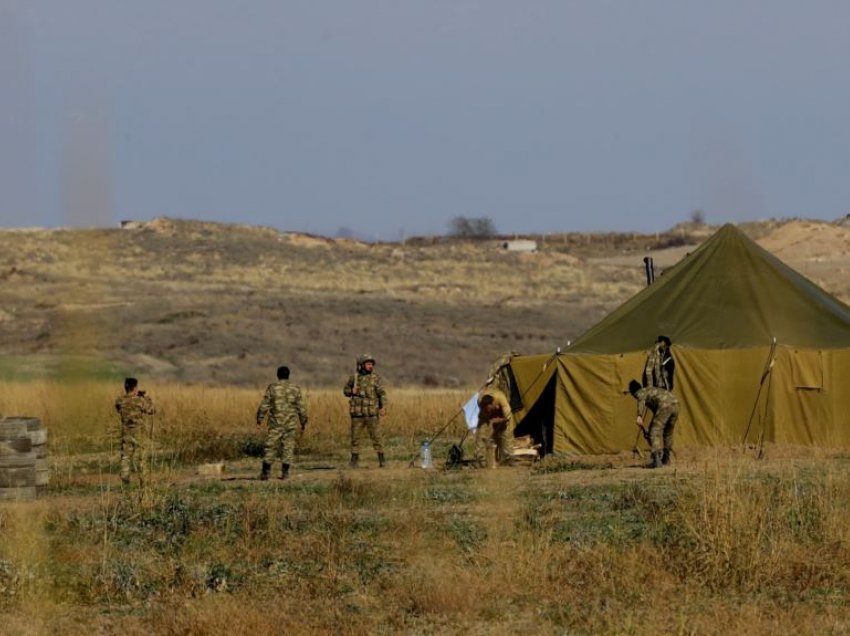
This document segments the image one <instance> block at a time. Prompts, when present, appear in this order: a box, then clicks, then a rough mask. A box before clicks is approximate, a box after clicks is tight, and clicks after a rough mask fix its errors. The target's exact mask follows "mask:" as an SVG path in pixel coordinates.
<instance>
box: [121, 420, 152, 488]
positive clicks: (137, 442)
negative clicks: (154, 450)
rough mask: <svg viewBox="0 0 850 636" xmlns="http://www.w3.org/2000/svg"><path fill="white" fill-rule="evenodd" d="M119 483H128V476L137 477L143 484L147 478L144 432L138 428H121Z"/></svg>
mask: <svg viewBox="0 0 850 636" xmlns="http://www.w3.org/2000/svg"><path fill="white" fill-rule="evenodd" d="M120 466H121V469H120V475H121V481H123V482H124V483H125V484H129V483H130V475H131V474H132V473H135V474H136V475H138V476H139V482H140V483H142V484H144V483H145V480H146V478H147V448H146V445H145V438H144V431H143V430H142V429H141V428H140V427H135V426H122V427H121V460H120Z"/></svg>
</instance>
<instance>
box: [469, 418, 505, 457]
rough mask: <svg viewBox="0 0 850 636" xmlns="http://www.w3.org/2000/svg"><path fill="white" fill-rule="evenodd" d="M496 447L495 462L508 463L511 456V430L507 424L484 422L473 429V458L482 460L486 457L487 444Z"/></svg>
mask: <svg viewBox="0 0 850 636" xmlns="http://www.w3.org/2000/svg"><path fill="white" fill-rule="evenodd" d="M489 445H493V446H495V447H496V462H498V463H499V464H509V463H510V462H511V460H512V458H513V453H514V442H513V432H512V431H510V430H509V429H508V425H507V424H496V425H493V424H491V423H490V422H485V423H484V424H482V425H481V426H479V427H478V428H477V429H475V458H476V459H478V460H479V461H484V460H485V459H486V457H487V446H489Z"/></svg>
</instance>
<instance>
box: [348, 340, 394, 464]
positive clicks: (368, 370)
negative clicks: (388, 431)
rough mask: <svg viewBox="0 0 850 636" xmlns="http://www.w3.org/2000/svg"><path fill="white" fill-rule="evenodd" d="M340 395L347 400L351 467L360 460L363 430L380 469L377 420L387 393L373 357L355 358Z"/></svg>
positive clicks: (381, 449)
mask: <svg viewBox="0 0 850 636" xmlns="http://www.w3.org/2000/svg"><path fill="white" fill-rule="evenodd" d="M342 392H343V394H344V395H345V396H346V397H347V398H348V411H349V413H350V415H351V467H352V468H356V467H357V463H358V461H359V460H360V435H361V433H362V432H363V429H364V428H365V429H366V430H367V431H368V432H369V437H370V438H371V439H372V447H373V448H374V449H375V452H377V453H378V465H379V466H381V467H383V466H384V465H385V464H386V459H385V458H384V445H383V442H382V440H381V419H380V418H381V417H383V416H384V415H386V409H387V392H386V391H385V390H384V384H383V381H382V380H381V376H380V375H378V372H377V371H375V358H373V357H372V356H371V355H369V354H364V355H362V356H360V357H359V358H357V369H356V373H354V374H353V375H351V376H350V377H349V378H348V382H346V383H345V387H344V388H343V390H342Z"/></svg>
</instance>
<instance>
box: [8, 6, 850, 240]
mask: <svg viewBox="0 0 850 636" xmlns="http://www.w3.org/2000/svg"><path fill="white" fill-rule="evenodd" d="M0 140H2V143H0V223H2V225H4V226H33V225H51V226H52V225H66V224H70V223H74V224H81V223H99V224H108V223H114V222H115V221H117V220H119V219H125V218H135V219H148V218H152V217H155V216H161V215H165V216H174V217H184V218H199V219H208V220H220V221H238V222H246V223H254V224H264V225H271V226H274V227H277V228H280V229H289V230H303V231H309V232H316V233H323V234H330V235H333V234H336V233H337V231H338V230H339V228H342V227H348V228H351V229H353V230H354V231H356V232H358V233H359V234H361V235H363V236H366V237H370V238H376V237H377V238H381V239H396V238H398V237H399V236H400V235H402V233H404V234H405V235H411V234H424V233H442V232H444V231H446V229H447V227H448V221H449V219H451V218H453V217H455V216H469V217H481V216H486V217H490V218H491V219H493V221H494V222H495V225H496V227H497V228H498V229H499V230H500V231H502V232H548V231H565V230H582V231H584V230H614V229H620V230H643V231H652V230H660V229H665V228H668V227H670V226H671V225H674V224H675V223H677V222H679V221H682V220H685V219H686V218H687V217H688V216H689V215H690V213H691V212H692V211H693V210H695V209H701V210H704V212H705V215H706V218H707V220H708V221H710V222H713V223H718V222H721V221H728V220H731V221H742V220H748V219H756V218H764V217H770V216H808V217H818V218H826V219H834V218H837V217H839V216H843V215H845V214H847V213H848V212H850V2H846V1H845V0H835V1H827V0H817V1H811V0H810V1H808V2H800V1H799V0H769V1H768V0H765V1H763V2H752V1H746V0H712V1H711V2H705V1H693V2H691V1H683V0H668V1H661V0H640V1H638V0H620V1H610V0H584V1H569V0H537V1H535V0H525V1H522V2H520V1H519V0H512V1H507V0H450V1H449V0H445V1H442V0H419V1H411V0H408V1H405V0H338V1H336V2H330V1H327V2H323V1H322V0H299V1H296V0H243V1H237V0H229V1H224V0H182V1H181V0H123V1H117V0H98V1H93V0H55V1H47V0H0Z"/></svg>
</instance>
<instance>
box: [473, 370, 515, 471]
mask: <svg viewBox="0 0 850 636" xmlns="http://www.w3.org/2000/svg"><path fill="white" fill-rule="evenodd" d="M495 384H496V383H495V382H493V383H491V384H490V386H488V387H487V388H486V389H484V390H483V391H482V392H481V395H480V396H479V397H478V428H477V429H475V457H476V459H477V460H478V461H479V462H480V461H481V460H482V459H484V457H486V455H485V453H486V447H487V446H488V445H490V444H492V445H495V446H496V461H497V462H498V463H500V464H503V465H507V464H510V463H511V462H512V461H513V451H514V445H513V437H514V421H513V413H512V412H511V405H510V402H509V401H508V398H507V396H506V395H505V394H504V392H503V391H502V390H501V389H499V388H497V387H496V386H495Z"/></svg>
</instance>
